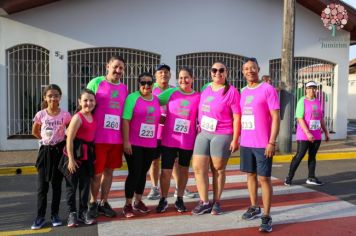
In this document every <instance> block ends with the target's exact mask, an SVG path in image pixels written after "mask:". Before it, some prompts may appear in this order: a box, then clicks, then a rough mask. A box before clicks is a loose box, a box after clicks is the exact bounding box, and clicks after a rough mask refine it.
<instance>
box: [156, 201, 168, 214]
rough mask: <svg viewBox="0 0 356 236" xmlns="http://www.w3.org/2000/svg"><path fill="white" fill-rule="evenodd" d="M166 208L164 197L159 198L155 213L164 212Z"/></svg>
mask: <svg viewBox="0 0 356 236" xmlns="http://www.w3.org/2000/svg"><path fill="white" fill-rule="evenodd" d="M167 208H168V202H167V200H166V199H165V198H161V199H160V200H159V203H158V206H157V207H156V212H157V213H162V212H165V211H166V210H167Z"/></svg>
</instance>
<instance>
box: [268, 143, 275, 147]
mask: <svg viewBox="0 0 356 236" xmlns="http://www.w3.org/2000/svg"><path fill="white" fill-rule="evenodd" d="M268 144H271V145H272V146H276V144H275V143H268Z"/></svg>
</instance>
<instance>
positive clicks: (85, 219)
mask: <svg viewBox="0 0 356 236" xmlns="http://www.w3.org/2000/svg"><path fill="white" fill-rule="evenodd" d="M78 221H80V222H82V223H84V224H86V225H93V224H95V223H96V220H95V219H94V218H92V217H91V216H90V215H89V212H88V211H83V212H81V213H80V214H79V216H78Z"/></svg>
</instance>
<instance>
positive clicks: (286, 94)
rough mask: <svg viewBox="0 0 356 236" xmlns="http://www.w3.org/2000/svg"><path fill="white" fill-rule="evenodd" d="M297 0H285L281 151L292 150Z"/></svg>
mask: <svg viewBox="0 0 356 236" xmlns="http://www.w3.org/2000/svg"><path fill="white" fill-rule="evenodd" d="M294 14H295V0H284V7H283V39H282V62H281V68H282V71H281V94H280V96H281V97H280V99H281V124H280V131H279V139H278V140H279V141H278V147H279V151H280V152H281V153H290V152H291V151H292V130H293V120H294V116H293V114H294V111H293V110H292V101H293V99H294V95H293V61H294V60H293V59H294V19H295V16H294Z"/></svg>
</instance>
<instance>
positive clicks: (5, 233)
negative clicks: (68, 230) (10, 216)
mask: <svg viewBox="0 0 356 236" xmlns="http://www.w3.org/2000/svg"><path fill="white" fill-rule="evenodd" d="M51 230H52V229H51V228H43V229H37V230H32V229H25V230H14V231H0V236H10V235H25V234H40V233H49V232H51Z"/></svg>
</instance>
